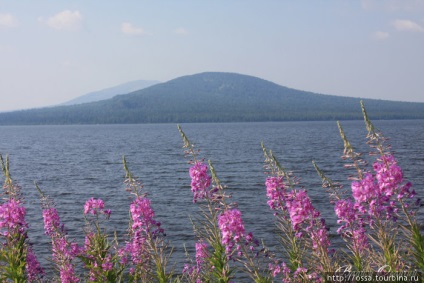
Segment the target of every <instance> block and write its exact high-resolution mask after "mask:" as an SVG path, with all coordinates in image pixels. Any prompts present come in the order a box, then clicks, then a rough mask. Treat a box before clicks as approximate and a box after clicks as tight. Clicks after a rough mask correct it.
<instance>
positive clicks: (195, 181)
mask: <svg viewBox="0 0 424 283" xmlns="http://www.w3.org/2000/svg"><path fill="white" fill-rule="evenodd" d="M189 172H190V177H191V191H192V192H193V202H196V201H197V200H198V199H203V198H205V197H207V195H208V191H207V189H208V188H209V186H210V185H211V177H210V176H209V175H208V166H207V165H206V164H204V163H202V162H199V161H198V162H196V163H195V164H194V165H193V166H192V167H191V168H190V171H189Z"/></svg>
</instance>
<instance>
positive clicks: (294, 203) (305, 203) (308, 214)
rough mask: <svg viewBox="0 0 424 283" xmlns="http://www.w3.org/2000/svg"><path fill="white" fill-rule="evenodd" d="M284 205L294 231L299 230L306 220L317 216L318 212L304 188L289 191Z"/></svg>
mask: <svg viewBox="0 0 424 283" xmlns="http://www.w3.org/2000/svg"><path fill="white" fill-rule="evenodd" d="M286 207H287V210H288V212H289V215H290V219H291V221H292V226H293V229H294V230H295V231H299V230H300V228H301V225H302V224H303V223H305V222H306V220H311V219H312V218H317V217H319V215H320V213H319V212H318V211H317V210H316V209H315V208H314V207H313V205H312V203H311V200H310V199H309V196H308V194H307V193H306V191H304V190H300V191H297V192H296V191H291V192H290V193H288V195H287V202H286Z"/></svg>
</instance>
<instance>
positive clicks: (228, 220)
mask: <svg viewBox="0 0 424 283" xmlns="http://www.w3.org/2000/svg"><path fill="white" fill-rule="evenodd" d="M218 225H219V229H220V230H221V234H222V240H221V243H222V244H223V245H224V246H225V251H226V253H227V254H228V255H230V254H231V252H232V250H233V248H234V246H235V245H237V250H240V242H241V241H242V239H243V238H244V237H245V229H244V225H243V220H242V219H241V212H240V211H239V210H238V209H236V208H234V209H231V210H226V211H224V212H223V213H222V214H221V215H219V216H218Z"/></svg>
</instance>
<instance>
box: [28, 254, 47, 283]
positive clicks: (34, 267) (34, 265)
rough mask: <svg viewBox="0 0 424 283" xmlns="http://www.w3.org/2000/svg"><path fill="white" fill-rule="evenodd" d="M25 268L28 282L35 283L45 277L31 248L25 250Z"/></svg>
mask: <svg viewBox="0 0 424 283" xmlns="http://www.w3.org/2000/svg"><path fill="white" fill-rule="evenodd" d="M25 268H26V273H27V277H28V278H27V279H28V282H36V281H37V280H38V279H40V277H43V276H44V275H45V272H44V269H43V268H42V267H41V266H40V263H39V262H38V260H37V257H36V256H35V254H34V252H33V251H32V249H31V248H28V250H27V256H26V267H25Z"/></svg>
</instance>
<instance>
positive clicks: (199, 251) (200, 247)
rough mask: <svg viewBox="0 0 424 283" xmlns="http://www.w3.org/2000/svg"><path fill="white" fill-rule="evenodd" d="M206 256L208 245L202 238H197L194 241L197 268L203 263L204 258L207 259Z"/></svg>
mask: <svg viewBox="0 0 424 283" xmlns="http://www.w3.org/2000/svg"><path fill="white" fill-rule="evenodd" d="M208 256H209V255H208V245H207V244H206V243H205V242H203V241H202V240H199V241H198V242H197V243H196V265H197V267H198V268H199V269H200V268H201V266H202V265H203V264H204V263H205V259H207V258H208Z"/></svg>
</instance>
